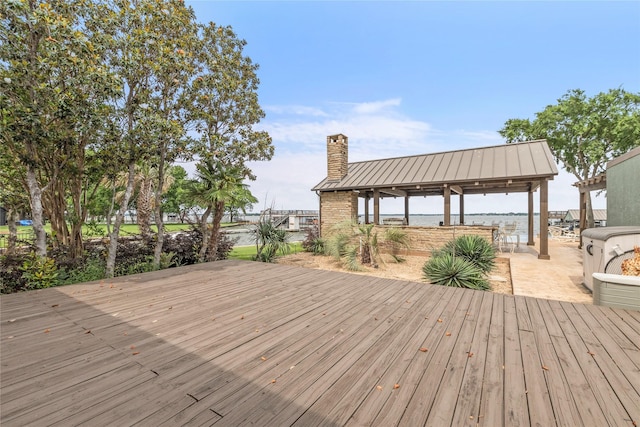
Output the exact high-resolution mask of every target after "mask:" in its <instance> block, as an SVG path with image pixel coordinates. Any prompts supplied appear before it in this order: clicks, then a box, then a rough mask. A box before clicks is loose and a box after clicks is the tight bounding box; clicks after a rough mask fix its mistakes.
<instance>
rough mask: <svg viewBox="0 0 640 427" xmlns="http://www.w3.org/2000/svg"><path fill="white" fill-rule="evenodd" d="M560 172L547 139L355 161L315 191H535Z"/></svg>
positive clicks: (410, 192) (388, 193)
mask: <svg viewBox="0 0 640 427" xmlns="http://www.w3.org/2000/svg"><path fill="white" fill-rule="evenodd" d="M557 174H558V169H557V168H556V164H555V161H554V160H553V155H552V154H551V150H550V149H549V146H548V145H547V142H546V140H537V141H529V142H522V143H517V144H504V145H497V146H492V147H482V148H472V149H466V150H456V151H447V152H441V153H434V154H422V155H416V156H407V157H397V158H390V159H380V160H369V161H363V162H354V163H349V165H348V173H347V175H346V176H345V177H344V178H342V179H341V180H339V181H330V180H328V179H326V178H325V179H324V180H322V181H321V182H320V183H319V184H318V185H316V186H315V187H314V188H313V189H312V190H314V191H338V190H364V191H365V192H366V191H369V190H374V189H378V190H380V192H381V193H383V194H386V195H392V196H402V195H416V196H417V195H435V194H442V192H443V188H444V187H445V186H449V187H450V188H451V189H452V190H453V191H454V192H456V193H464V194H482V193H504V192H522V191H529V190H530V189H532V187H535V188H537V187H538V185H539V184H538V182H539V181H540V180H541V179H553V176H554V175H557Z"/></svg>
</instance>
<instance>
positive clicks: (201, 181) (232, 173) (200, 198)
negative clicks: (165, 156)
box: [189, 160, 253, 261]
mask: <svg viewBox="0 0 640 427" xmlns="http://www.w3.org/2000/svg"><path fill="white" fill-rule="evenodd" d="M196 178H197V181H196V182H194V183H193V185H192V187H191V189H190V191H189V193H190V196H191V197H192V198H193V199H194V200H195V201H196V202H197V203H198V204H200V205H201V206H203V207H206V211H205V213H204V215H202V217H201V219H200V226H201V228H202V237H203V241H202V249H201V250H200V260H201V261H203V260H206V261H215V259H216V257H217V252H218V237H219V234H220V223H221V222H222V216H223V215H224V207H225V204H226V203H227V202H229V201H231V200H233V199H234V197H238V195H240V194H242V195H243V196H246V195H247V194H251V193H250V192H249V189H248V187H247V185H246V184H244V183H243V182H242V181H243V179H244V173H243V171H242V168H239V167H235V166H233V165H228V164H224V163H222V162H220V161H215V160H207V161H203V162H200V163H198V165H197V166H196ZM252 197H253V196H252ZM211 212H213V221H212V224H211V228H210V230H209V233H207V232H206V230H207V227H206V225H207V220H208V217H209V215H210V213H211Z"/></svg>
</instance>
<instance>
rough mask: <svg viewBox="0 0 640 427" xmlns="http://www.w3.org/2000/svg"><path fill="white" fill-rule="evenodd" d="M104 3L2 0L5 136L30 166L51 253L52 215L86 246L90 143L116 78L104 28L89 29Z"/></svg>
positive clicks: (59, 236)
mask: <svg viewBox="0 0 640 427" xmlns="http://www.w3.org/2000/svg"><path fill="white" fill-rule="evenodd" d="M97 7H98V6H97V4H96V3H95V2H85V1H82V0H65V1H56V0H54V1H49V2H45V1H40V0H12V1H7V2H1V3H0V76H1V81H0V89H1V91H0V105H2V108H1V109H0V114H1V115H2V117H1V121H2V129H1V131H0V138H1V142H2V145H3V147H4V149H6V150H8V152H9V153H11V155H12V156H13V158H14V159H15V161H17V162H19V163H20V164H21V165H22V166H23V168H22V171H23V180H22V181H23V184H24V187H25V190H26V192H27V194H28V195H29V203H30V211H31V215H32V220H33V228H34V232H35V236H36V241H35V243H36V248H37V249H36V252H37V254H38V255H39V256H45V255H46V252H47V247H46V234H45V231H44V226H43V224H44V217H45V215H46V216H47V217H49V219H50V220H51V224H52V231H53V232H54V233H53V234H54V237H55V239H54V243H62V244H68V245H70V246H71V248H72V250H73V253H75V254H77V253H78V252H81V248H82V236H81V232H80V225H81V224H80V225H78V223H79V222H81V221H82V218H78V217H81V216H82V214H83V212H85V213H86V211H83V209H82V206H80V203H81V201H82V193H83V191H84V190H85V189H86V183H87V181H86V176H85V167H86V157H85V153H86V151H85V149H86V147H87V146H89V145H90V144H92V143H93V142H94V141H95V139H96V135H97V129H98V128H99V124H98V122H99V120H100V116H101V113H102V110H101V108H102V104H101V102H102V100H104V99H105V98H106V97H107V96H109V95H110V92H111V89H112V88H113V84H114V83H113V80H112V79H111V76H110V74H109V72H108V71H107V70H106V69H105V68H104V67H103V66H102V62H103V54H104V49H103V45H102V43H100V42H99V40H100V39H101V37H102V35H101V33H95V32H94V31H92V29H91V28H90V25H91V22H92V19H93V18H92V17H93V13H94V12H95V10H96V9H97ZM97 41H98V42H97ZM68 196H71V197H72V202H73V206H72V207H69V206H67V197H68ZM69 219H70V220H71V223H72V230H71V231H69V229H68V227H67V220H69Z"/></svg>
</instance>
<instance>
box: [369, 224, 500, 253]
mask: <svg viewBox="0 0 640 427" xmlns="http://www.w3.org/2000/svg"><path fill="white" fill-rule="evenodd" d="M388 228H399V229H401V230H402V231H404V232H405V233H407V235H408V237H409V250H408V251H407V250H406V249H403V250H401V251H400V252H399V254H404V255H427V256H428V255H430V254H431V251H432V250H433V249H438V248H441V247H442V246H444V245H445V243H447V242H448V241H450V240H453V239H454V238H455V237H459V236H462V235H463V234H474V235H478V236H482V237H484V238H485V239H487V240H488V241H489V242H491V243H493V232H494V230H497V227H482V226H473V227H471V226H464V225H457V226H455V227H453V226H451V227H414V226H403V227H392V226H380V225H379V226H377V227H376V228H375V231H376V232H377V233H378V242H381V243H380V246H381V249H383V251H388V250H389V247H388V246H387V245H386V244H385V243H384V233H385V230H386V229H388Z"/></svg>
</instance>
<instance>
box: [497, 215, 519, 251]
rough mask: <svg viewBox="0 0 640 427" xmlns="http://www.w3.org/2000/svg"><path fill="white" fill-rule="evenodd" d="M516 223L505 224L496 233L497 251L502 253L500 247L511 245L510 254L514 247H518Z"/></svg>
mask: <svg viewBox="0 0 640 427" xmlns="http://www.w3.org/2000/svg"><path fill="white" fill-rule="evenodd" d="M517 229H518V223H517V222H516V221H513V222H512V223H509V222H505V224H504V226H503V227H502V228H501V229H500V230H499V232H498V249H499V250H500V252H502V246H503V245H504V246H509V245H511V250H510V252H511V253H513V251H514V250H515V248H516V246H517V247H520V235H519V234H518V233H517Z"/></svg>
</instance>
